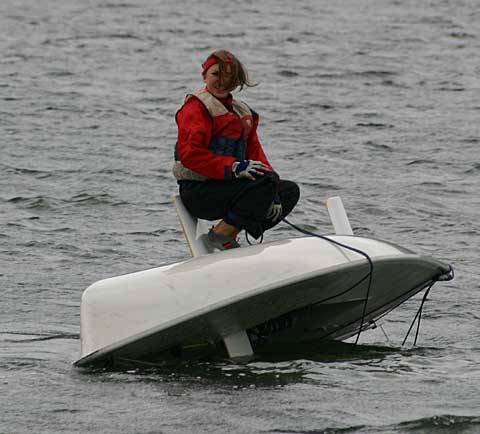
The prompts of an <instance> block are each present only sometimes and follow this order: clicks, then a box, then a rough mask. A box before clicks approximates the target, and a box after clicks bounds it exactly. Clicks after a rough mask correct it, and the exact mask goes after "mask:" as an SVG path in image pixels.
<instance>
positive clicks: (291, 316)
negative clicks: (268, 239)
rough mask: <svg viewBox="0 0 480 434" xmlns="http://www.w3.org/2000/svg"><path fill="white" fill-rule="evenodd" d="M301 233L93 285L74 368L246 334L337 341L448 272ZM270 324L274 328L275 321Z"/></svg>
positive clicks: (407, 255) (266, 339)
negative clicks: (362, 253)
mask: <svg viewBox="0 0 480 434" xmlns="http://www.w3.org/2000/svg"><path fill="white" fill-rule="evenodd" d="M330 238H331V239H333V240H336V241H339V242H342V243H344V244H347V245H349V246H352V247H355V248H357V249H361V250H362V251H364V252H365V253H367V254H368V255H369V256H370V258H371V260H372V262H373V276H372V284H371V287H370V291H369V298H368V300H366V294H367V286H368V279H366V278H365V277H366V276H367V275H368V272H369V270H370V267H369V263H368V261H367V259H366V258H365V257H364V256H362V255H360V254H358V253H355V252H352V251H350V250H347V249H344V248H341V247H338V246H336V245H334V244H332V243H330V242H328V241H326V240H323V239H319V238H313V237H306V238H295V239H288V240H283V241H277V242H272V243H265V244H261V245H256V246H249V247H244V248H241V249H233V250H230V251H224V252H219V253H215V254H211V255H203V256H199V257H196V258H193V259H189V260H187V261H183V262H179V263H176V264H171V265H165V266H162V267H158V268H154V269H151V270H146V271H141V272H138V273H132V274H128V275H124V276H118V277H113V278H110V279H105V280H102V281H99V282H96V283H94V284H93V285H92V286H90V287H89V288H87V290H86V291H85V292H84V294H83V296H82V305H81V342H82V344H81V358H80V359H79V360H78V361H77V362H76V363H75V364H76V365H77V366H85V365H99V364H106V363H109V362H111V361H113V360H115V359H122V358H123V359H136V360H138V359H146V358H152V357H156V356H161V355H162V354H164V353H166V352H167V353H168V352H169V351H170V350H175V351H177V350H178V349H181V348H182V347H185V348H186V347H189V346H191V345H197V344H202V343H213V344H215V343H216V342H219V341H221V339H222V338H223V337H225V336H229V335H232V334H235V333H237V332H240V331H243V330H246V331H247V333H248V336H249V337H250V341H251V344H252V347H253V349H254V351H255V353H262V352H264V351H268V346H269V345H270V344H272V343H273V344H275V343H280V344H282V343H284V344H285V345H288V343H289V342H298V341H301V340H305V341H311V340H319V339H325V338H330V339H344V338H346V337H349V336H352V335H353V334H355V333H356V332H357V331H358V329H359V327H360V321H361V320H362V313H363V310H364V307H365V302H366V315H365V317H364V320H365V324H368V322H369V321H371V320H374V319H375V318H378V317H379V316H382V315H383V314H385V313H386V312H388V311H390V310H391V309H393V308H394V307H395V306H397V305H398V304H400V303H402V302H403V301H404V300H406V299H407V298H409V297H411V296H412V295H414V294H415V293H417V292H418V291H421V290H422V289H423V288H425V287H426V286H427V285H428V284H429V283H430V282H432V281H434V280H436V279H437V278H438V277H439V276H441V275H444V274H447V273H448V272H449V266H448V265H446V264H444V263H442V262H439V261H437V260H434V259H432V258H426V257H420V256H418V255H415V254H414V253H412V252H410V251H407V250H405V249H403V248H401V247H398V246H395V245H393V244H390V243H387V242H384V241H379V240H374V239H369V238H362V237H355V236H340V235H335V236H331V237H330ZM279 324H280V325H279Z"/></svg>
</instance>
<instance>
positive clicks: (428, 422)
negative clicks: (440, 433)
mask: <svg viewBox="0 0 480 434" xmlns="http://www.w3.org/2000/svg"><path fill="white" fill-rule="evenodd" d="M474 426H478V427H480V417H477V416H455V415H448V414H442V415H438V416H432V417H425V418H422V419H417V420H413V421H409V422H401V423H400V424H398V427H401V428H403V429H407V432H408V431H411V432H417V431H418V430H425V432H433V430H438V429H439V428H440V429H445V428H448V429H449V432H460V430H462V431H463V430H464V429H467V428H473V427H474ZM422 432H423V431H422Z"/></svg>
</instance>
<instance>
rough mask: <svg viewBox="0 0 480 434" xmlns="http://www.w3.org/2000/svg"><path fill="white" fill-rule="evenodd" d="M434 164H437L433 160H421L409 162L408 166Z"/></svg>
mask: <svg viewBox="0 0 480 434" xmlns="http://www.w3.org/2000/svg"><path fill="white" fill-rule="evenodd" d="M433 163H435V162H434V161H433V160H422V159H419V160H412V161H410V162H408V163H407V166H414V165H417V164H433Z"/></svg>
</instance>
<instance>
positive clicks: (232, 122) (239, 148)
mask: <svg viewBox="0 0 480 434" xmlns="http://www.w3.org/2000/svg"><path fill="white" fill-rule="evenodd" d="M191 98H196V99H197V100H198V101H200V102H201V103H202V105H203V106H204V107H205V109H206V111H207V112H208V114H209V116H210V119H211V139H210V143H209V144H208V150H209V151H210V152H212V153H213V154H215V155H218V156H222V157H233V159H234V160H232V158H230V159H229V160H232V161H235V160H236V161H241V160H245V159H247V140H248V137H249V135H250V133H251V132H252V128H253V125H254V119H253V117H254V113H253V112H252V110H250V108H249V107H248V106H247V104H245V103H243V102H241V101H237V100H235V99H232V100H231V110H229V109H228V108H227V107H226V106H225V105H224V104H223V103H222V102H221V101H220V100H218V99H217V98H216V97H214V96H213V95H212V94H211V93H209V92H208V91H207V90H206V89H203V90H201V91H199V92H196V93H194V94H192V95H188V96H187V98H186V99H185V104H187V103H188V101H189V100H190V99H191ZM185 104H184V105H183V106H182V108H180V110H179V111H178V112H177V116H178V113H179V112H180V111H181V110H182V109H183V107H185ZM177 123H178V121H177ZM262 153H263V151H262ZM224 171H225V173H224V178H225V179H228V178H231V163H230V164H228V165H226V166H225V169H224ZM228 171H230V172H229V173H227V172H228ZM173 173H174V175H175V177H176V178H177V179H179V180H180V179H190V180H206V179H209V177H207V176H205V175H201V174H199V173H197V172H195V171H194V170H191V169H188V168H186V167H185V166H184V165H183V164H182V162H181V161H180V157H179V152H178V143H177V145H176V146H175V164H174V168H173Z"/></svg>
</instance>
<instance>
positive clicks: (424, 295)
mask: <svg viewBox="0 0 480 434" xmlns="http://www.w3.org/2000/svg"><path fill="white" fill-rule="evenodd" d="M435 282H436V280H432V282H431V283H430V285H429V286H428V288H427V290H426V291H425V294H423V298H422V302H421V303H420V307H419V308H418V310H417V313H416V314H415V318H413V321H412V324H410V328H409V329H408V332H407V335H406V336H405V339H404V340H403V342H402V347H403V346H404V345H405V342H407V339H408V336H409V335H410V332H411V331H412V328H413V325H414V324H415V321H416V320H417V318H418V322H417V331H416V333H415V340H414V341H413V345H414V346H415V345H416V344H417V338H418V332H419V330H420V320H421V318H422V309H423V305H424V304H425V301H426V300H427V297H428V293H429V292H430V289H432V286H433V285H434V284H435Z"/></svg>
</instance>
